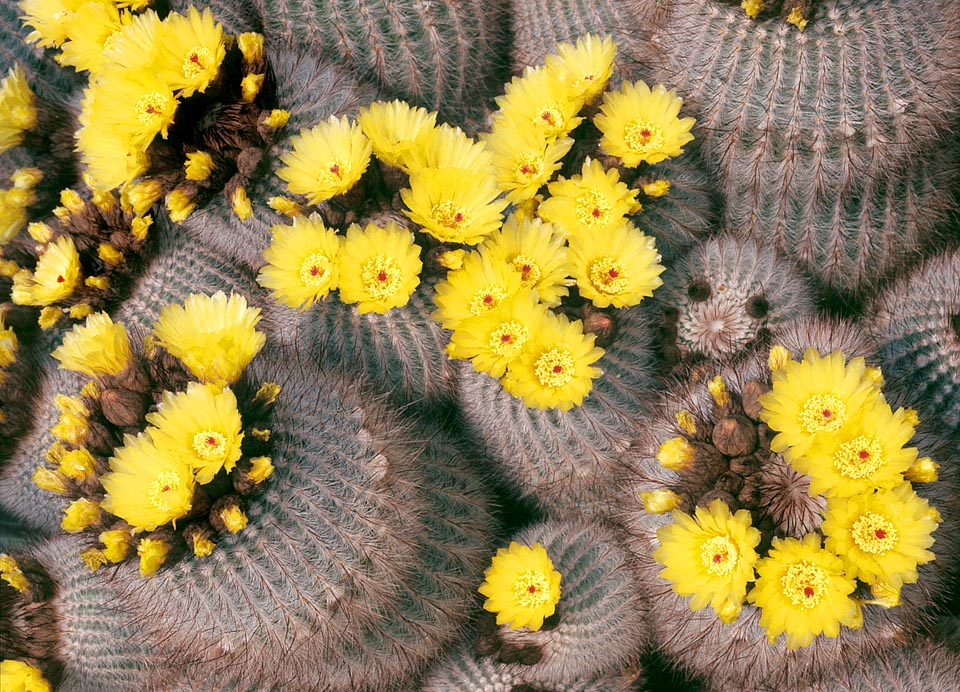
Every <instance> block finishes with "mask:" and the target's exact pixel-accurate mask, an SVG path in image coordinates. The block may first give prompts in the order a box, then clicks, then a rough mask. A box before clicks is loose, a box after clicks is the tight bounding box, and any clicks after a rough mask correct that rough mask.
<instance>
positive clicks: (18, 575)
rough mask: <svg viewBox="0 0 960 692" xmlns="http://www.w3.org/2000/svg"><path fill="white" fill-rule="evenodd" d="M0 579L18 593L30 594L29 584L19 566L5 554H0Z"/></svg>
mask: <svg viewBox="0 0 960 692" xmlns="http://www.w3.org/2000/svg"><path fill="white" fill-rule="evenodd" d="M0 579H3V581H5V582H7V583H8V584H9V585H10V586H12V587H13V588H15V589H16V590H17V591H19V592H20V593H29V592H30V582H29V581H28V580H27V577H26V575H25V574H24V573H23V570H21V569H20V565H18V564H17V561H16V560H15V559H14V558H13V557H11V556H10V555H7V554H6V553H0Z"/></svg>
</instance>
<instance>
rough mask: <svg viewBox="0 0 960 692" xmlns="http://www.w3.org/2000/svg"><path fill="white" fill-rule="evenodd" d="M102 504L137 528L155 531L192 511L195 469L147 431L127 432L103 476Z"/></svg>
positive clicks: (101, 505) (107, 509) (101, 480)
mask: <svg viewBox="0 0 960 692" xmlns="http://www.w3.org/2000/svg"><path fill="white" fill-rule="evenodd" d="M100 484H101V485H102V486H103V489H104V490H105V491H106V497H104V498H103V501H102V502H101V503H100V507H101V508H102V509H103V510H104V511H107V512H110V513H111V514H114V515H116V516H118V517H120V518H121V519H123V520H124V521H126V522H127V523H128V524H130V525H131V526H132V527H133V528H134V529H135V530H137V531H144V530H146V531H153V530H154V529H155V528H157V527H158V526H160V525H162V524H166V523H167V522H171V521H176V520H177V519H179V518H180V517H182V516H183V515H185V514H186V513H187V512H189V511H190V508H191V502H192V498H193V488H194V481H193V472H192V471H191V469H190V467H189V466H188V465H187V464H186V462H185V461H184V460H183V459H181V458H180V457H178V456H176V455H173V454H170V453H165V452H163V451H161V450H160V449H158V448H157V447H156V446H155V445H154V444H153V442H152V440H150V438H149V437H148V436H146V435H144V434H142V433H141V434H140V435H138V436H137V437H133V436H131V435H127V436H125V437H124V440H123V447H120V448H119V449H117V450H115V451H114V456H112V457H110V473H106V474H104V475H103V476H102V477H101V478H100Z"/></svg>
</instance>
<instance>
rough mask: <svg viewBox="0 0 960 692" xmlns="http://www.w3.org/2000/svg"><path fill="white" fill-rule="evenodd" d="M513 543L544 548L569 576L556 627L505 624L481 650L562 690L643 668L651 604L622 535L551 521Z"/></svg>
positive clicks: (596, 525)
mask: <svg viewBox="0 0 960 692" xmlns="http://www.w3.org/2000/svg"><path fill="white" fill-rule="evenodd" d="M513 540H515V541H516V542H517V543H519V544H520V545H526V546H532V545H533V544H534V543H539V544H540V545H542V546H543V547H544V549H545V550H546V551H547V555H549V556H550V559H551V561H552V562H553V566H554V569H556V570H557V571H558V572H560V574H561V575H562V580H561V583H560V590H561V593H560V601H559V602H558V603H557V606H556V612H555V614H554V615H553V616H552V618H555V620H556V622H555V623H553V624H551V621H550V620H548V621H547V622H545V624H544V626H543V627H542V628H541V629H539V630H537V631H533V630H530V629H528V628H526V627H521V628H519V629H510V628H509V627H508V626H507V625H500V626H499V627H497V628H496V629H495V630H494V631H493V632H491V633H490V634H488V635H486V636H481V638H480V643H479V650H480V652H481V653H483V654H485V655H489V656H491V657H492V658H493V659H494V660H497V661H500V662H501V663H509V664H518V665H520V666H521V667H522V668H523V673H522V676H523V679H524V680H525V682H527V683H528V684H530V685H531V686H534V687H536V688H539V687H544V688H548V689H554V688H557V689H560V688H563V687H565V686H571V685H572V684H573V683H574V682H576V681H577V680H591V679H595V678H599V677H601V676H603V675H610V674H625V673H626V671H628V670H631V669H633V668H634V667H635V666H637V663H638V660H639V654H640V651H641V650H642V649H643V648H645V647H646V645H647V640H646V632H647V627H646V616H647V613H646V604H645V603H644V602H643V600H642V598H641V597H640V589H639V588H638V586H639V585H638V583H637V582H636V577H635V572H634V568H633V566H632V559H631V558H630V557H629V556H628V554H627V553H626V551H625V550H624V549H623V548H622V547H621V541H620V538H619V536H618V535H617V534H616V533H614V532H613V531H612V530H611V529H610V528H608V527H607V526H606V525H605V524H604V523H602V522H599V521H596V522H592V523H587V522H583V521H579V522H577V521H566V522H560V521H551V522H546V523H542V524H536V525H534V526H531V527H529V528H527V529H525V530H524V531H522V532H520V534H519V535H518V536H516V537H515V538H514V539H513Z"/></svg>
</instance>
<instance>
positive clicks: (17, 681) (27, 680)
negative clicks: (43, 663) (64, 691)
mask: <svg viewBox="0 0 960 692" xmlns="http://www.w3.org/2000/svg"><path fill="white" fill-rule="evenodd" d="M0 681H2V686H3V692H50V683H49V682H47V681H46V679H44V677H43V673H42V672H40V669H39V668H36V667H34V666H31V665H30V664H29V663H24V662H23V661H14V660H12V659H9V658H8V659H5V660H4V661H2V662H0Z"/></svg>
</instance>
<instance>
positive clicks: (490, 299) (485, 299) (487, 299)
mask: <svg viewBox="0 0 960 692" xmlns="http://www.w3.org/2000/svg"><path fill="white" fill-rule="evenodd" d="M483 304H484V305H493V296H492V295H490V294H489V293H488V294H487V295H485V296H484V297H483Z"/></svg>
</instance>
